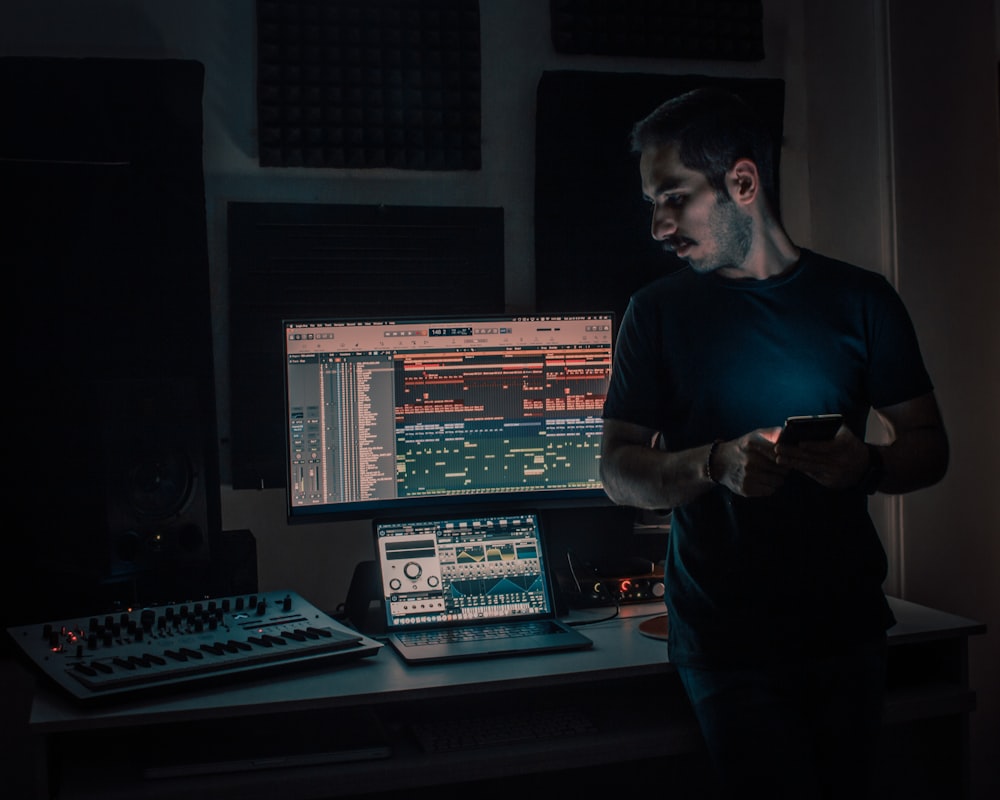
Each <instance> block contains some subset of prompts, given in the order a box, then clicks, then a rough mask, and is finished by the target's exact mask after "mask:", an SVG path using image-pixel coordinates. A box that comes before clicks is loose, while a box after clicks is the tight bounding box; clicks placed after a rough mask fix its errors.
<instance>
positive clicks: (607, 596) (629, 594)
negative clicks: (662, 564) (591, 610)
mask: <svg viewBox="0 0 1000 800" xmlns="http://www.w3.org/2000/svg"><path fill="white" fill-rule="evenodd" d="M662 599H663V573H662V571H655V572H651V573H647V574H643V575H618V576H604V577H590V578H586V579H585V580H583V579H582V580H581V581H580V592H579V594H578V595H577V596H576V598H575V600H576V601H577V603H578V604H579V605H581V606H606V605H618V604H623V603H650V602H655V601H657V600H662Z"/></svg>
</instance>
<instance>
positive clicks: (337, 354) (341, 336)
mask: <svg viewBox="0 0 1000 800" xmlns="http://www.w3.org/2000/svg"><path fill="white" fill-rule="evenodd" d="M614 323H615V320H614V315H613V314H612V313H593V314H584V313H574V314H566V315H552V314H546V315H538V316H487V315H481V316H450V317H426V318H397V319H363V320H362V319H301V320H286V321H285V322H284V323H283V329H284V363H285V410H286V420H285V423H286V425H285V428H286V434H287V435H286V442H287V448H286V456H287V465H288V476H287V477H288V482H287V498H288V503H287V514H288V519H289V521H290V522H296V521H309V520H314V521H327V520H329V521H334V520H339V519H359V518H364V517H369V518H373V517H375V516H379V517H385V516H390V515H392V514H393V513H395V512H400V513H402V512H406V513H410V512H411V511H412V510H414V509H420V508H425V509H429V510H430V509H433V510H435V511H436V510H438V509H440V508H442V507H443V506H446V505H447V506H472V505H479V504H483V503H492V504H494V505H497V506H499V505H501V504H512V503H516V504H519V505H522V506H531V507H535V508H546V507H551V508H558V507H574V506H585V505H610V501H609V500H608V498H607V495H606V494H605V492H604V490H603V487H602V485H601V481H600V475H599V466H600V452H601V427H602V423H601V413H602V410H603V407H604V398H605V394H606V392H607V386H608V381H609V379H610V376H611V357H612V347H613V338H614V333H615V331H614Z"/></svg>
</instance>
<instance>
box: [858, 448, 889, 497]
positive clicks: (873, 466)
mask: <svg viewBox="0 0 1000 800" xmlns="http://www.w3.org/2000/svg"><path fill="white" fill-rule="evenodd" d="M865 446H866V447H867V448H868V468H867V469H866V470H865V474H864V475H862V476H861V480H860V481H858V485H859V486H860V487H861V488H862V489H864V490H865V494H875V492H877V491H878V487H879V485H880V484H881V483H882V479H883V478H885V461H884V460H883V459H882V451H881V450H879V448H878V447H876V446H875V445H873V444H866V445H865Z"/></svg>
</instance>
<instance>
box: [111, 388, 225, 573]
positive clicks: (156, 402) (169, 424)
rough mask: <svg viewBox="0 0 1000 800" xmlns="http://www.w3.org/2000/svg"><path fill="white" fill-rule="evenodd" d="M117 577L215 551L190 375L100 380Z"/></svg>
mask: <svg viewBox="0 0 1000 800" xmlns="http://www.w3.org/2000/svg"><path fill="white" fill-rule="evenodd" d="M100 392H101V398H100V404H101V411H102V414H101V429H102V443H103V451H104V452H103V469H104V480H103V485H104V487H105V494H106V502H107V521H108V540H107V547H108V565H109V570H108V571H109V574H110V577H111V578H120V577H125V576H130V575H137V574H142V573H145V572H150V571H154V570H159V569H164V568H166V567H168V566H171V565H173V566H174V567H176V568H181V569H183V568H185V565H187V564H191V563H195V562H203V563H205V562H209V561H210V560H211V558H212V541H211V540H212V538H214V537H213V536H212V535H211V531H210V528H209V524H208V516H207V515H208V507H207V497H206V488H207V487H206V481H207V480H208V479H209V476H208V475H206V469H205V453H204V450H205V441H204V437H203V435H202V413H201V411H202V409H201V406H200V402H199V399H198V392H197V387H196V386H195V385H194V382H193V381H192V380H191V379H187V378H183V377H176V378H172V379H163V380H153V379H148V380H134V381H115V382H109V383H103V384H101V386H100Z"/></svg>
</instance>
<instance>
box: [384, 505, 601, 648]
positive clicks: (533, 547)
mask: <svg viewBox="0 0 1000 800" xmlns="http://www.w3.org/2000/svg"><path fill="white" fill-rule="evenodd" d="M373 527H374V532H375V553H376V556H375V558H376V561H377V566H378V570H379V573H380V577H381V584H382V598H383V600H384V606H385V624H386V639H387V641H388V642H389V644H390V645H391V646H392V647H393V648H394V649H395V650H396V652H398V653H399V655H400V656H401V657H402V658H403V660H404V661H406V663H408V664H422V663H432V662H440V661H457V660H467V659H474V658H487V657H494V656H506V655H515V654H517V655H519V654H527V653H551V652H557V651H562V650H583V649H586V648H589V647H592V646H593V642H592V641H591V640H590V639H589V638H588V637H587V636H585V635H584V634H582V633H580V631H578V630H576V629H575V628H572V627H570V626H569V625H567V624H566V623H564V622H562V621H561V620H559V619H557V617H556V611H555V600H554V595H553V590H552V587H553V583H552V579H551V576H550V575H549V572H548V568H547V565H546V561H545V548H544V543H543V541H542V530H541V522H540V520H539V516H538V514H537V513H536V512H533V511H519V512H514V513H499V514H497V513H486V514H482V515H459V516H445V515H441V516H436V517H433V518H421V519H392V520H378V519H376V520H375V521H374V522H373Z"/></svg>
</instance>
